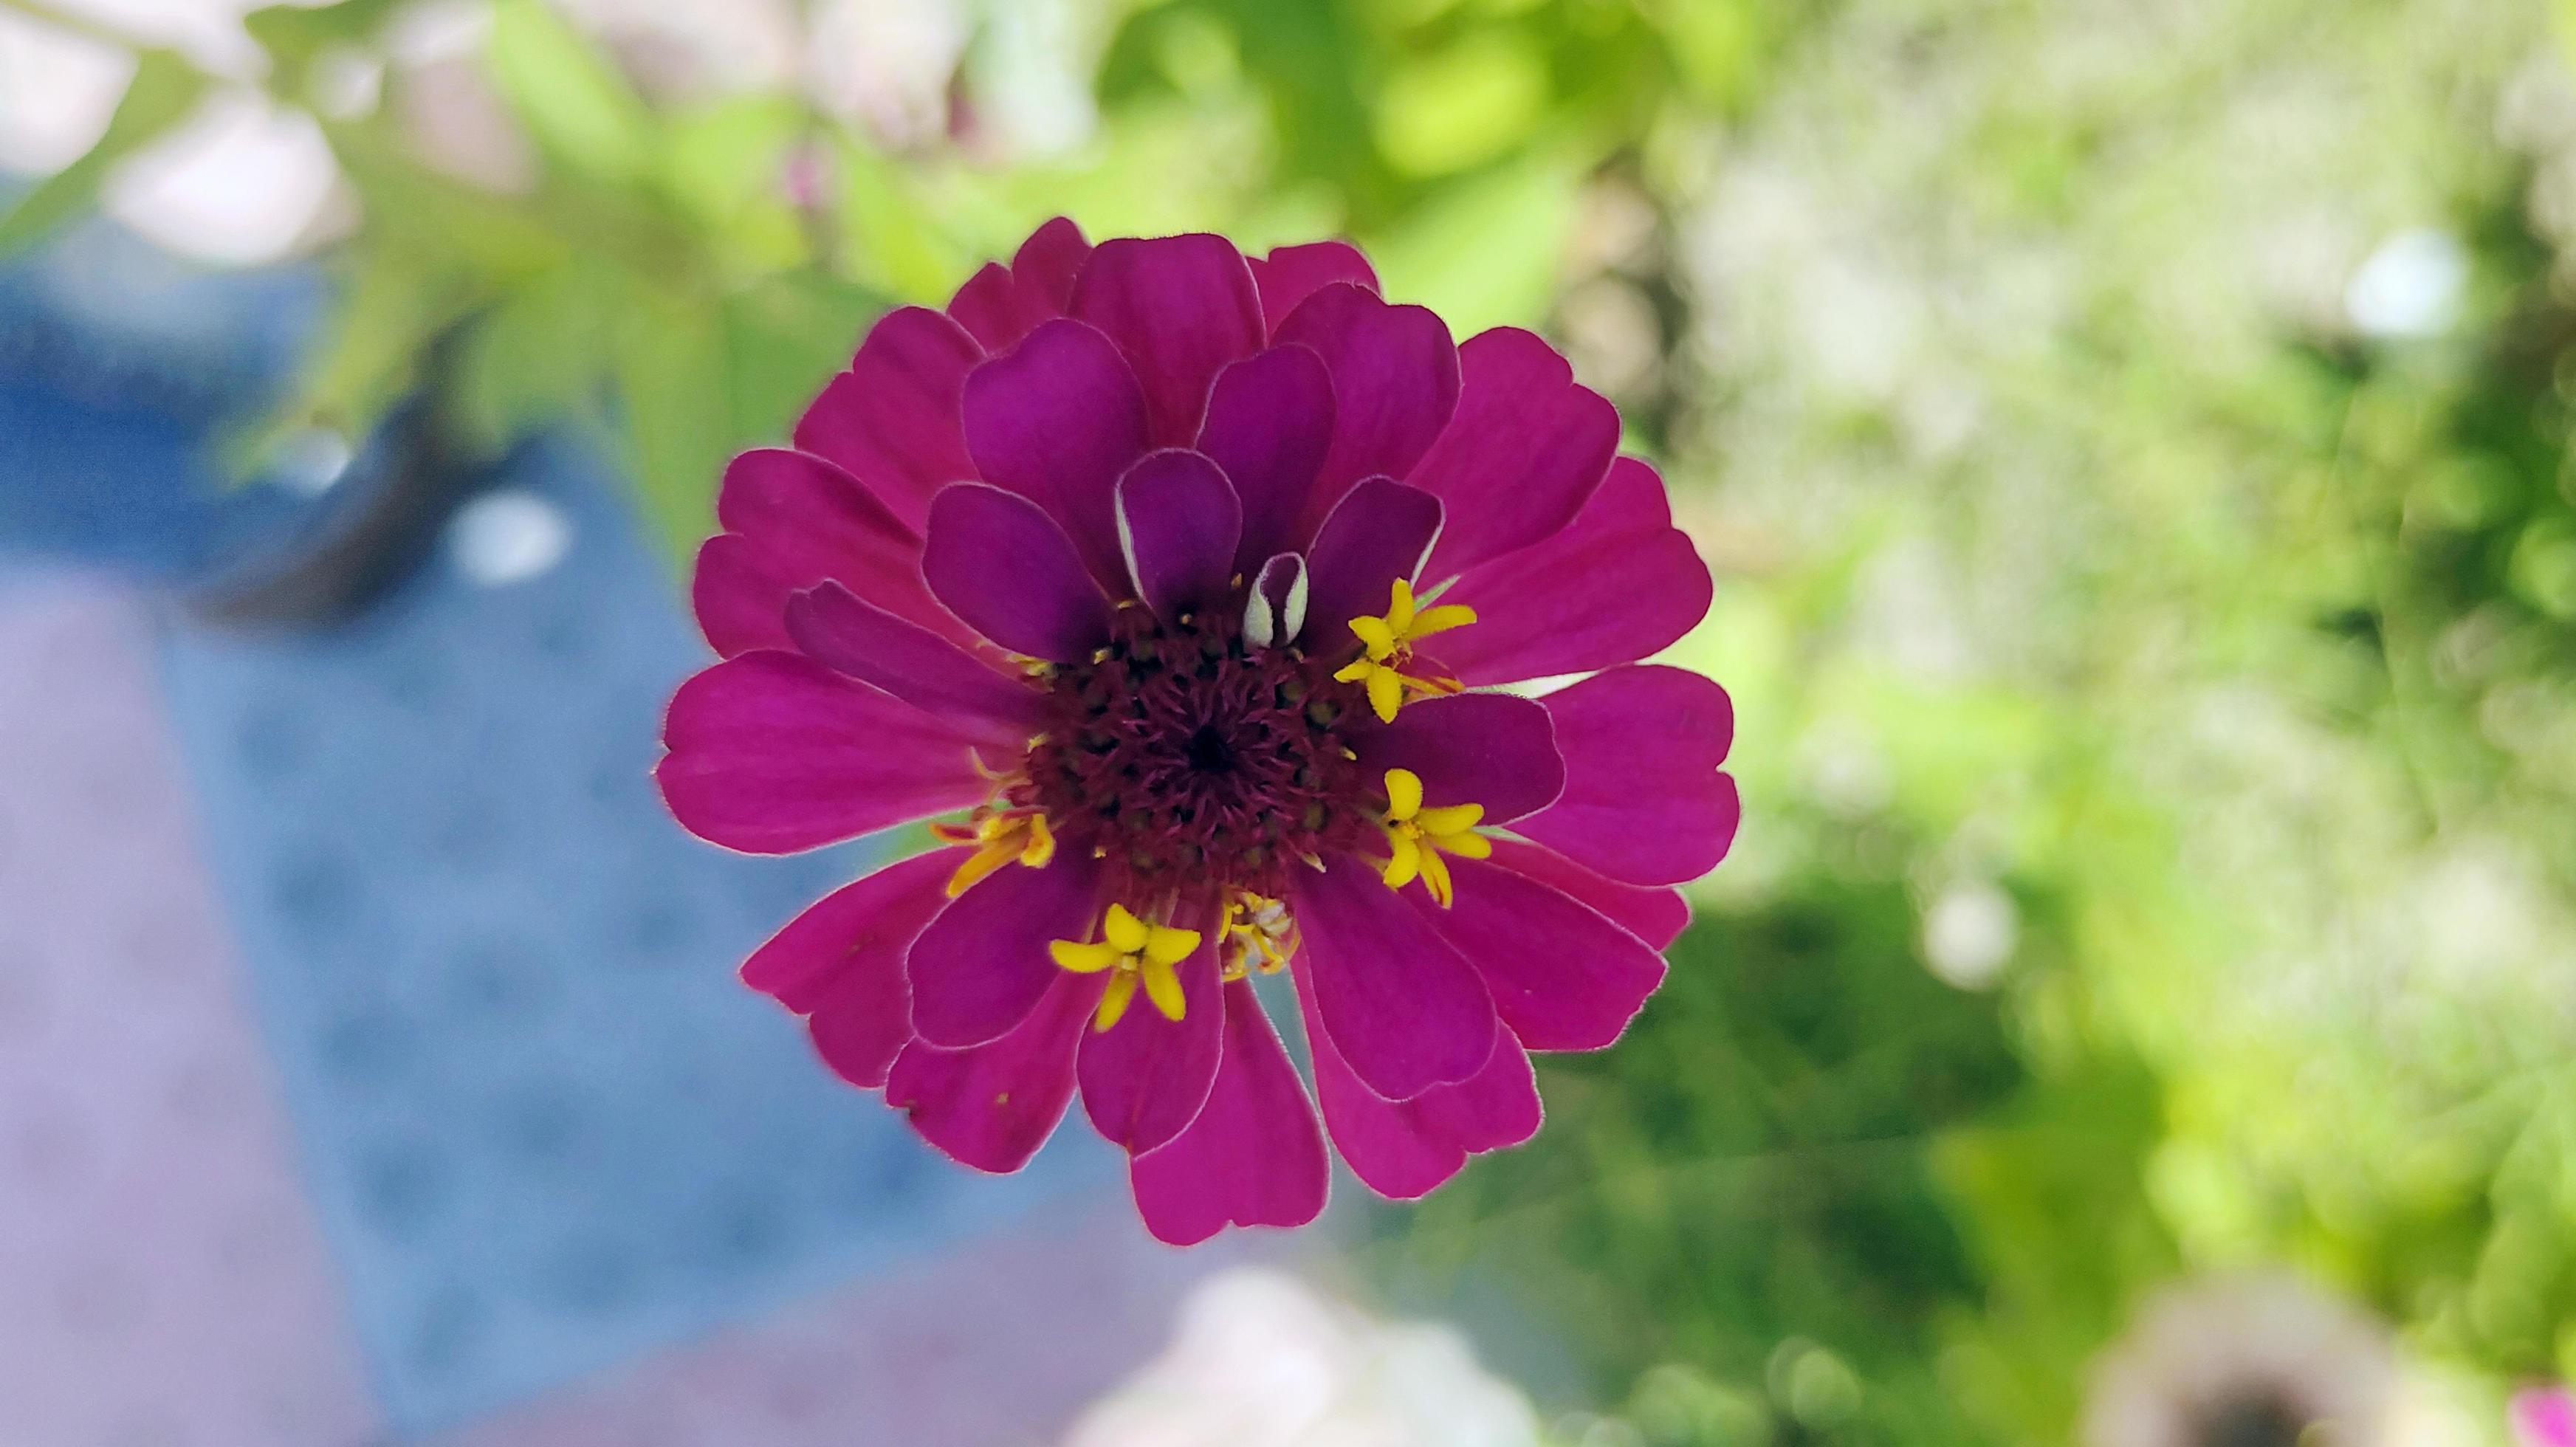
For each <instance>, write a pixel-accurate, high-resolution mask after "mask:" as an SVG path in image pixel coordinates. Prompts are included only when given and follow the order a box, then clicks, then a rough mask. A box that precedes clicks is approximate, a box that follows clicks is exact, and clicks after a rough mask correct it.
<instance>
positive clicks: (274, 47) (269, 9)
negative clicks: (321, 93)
mask: <svg viewBox="0 0 2576 1447" xmlns="http://www.w3.org/2000/svg"><path fill="white" fill-rule="evenodd" d="M401 3H402V0H337V3H335V4H329V5H269V6H264V7H262V8H260V9H257V10H253V11H251V12H250V13H249V14H247V15H245V16H243V17H242V22H241V23H242V29H244V30H246V31H248V32H249V33H250V38H251V39H252V40H254V41H256V42H258V44H259V47H260V49H262V50H264V51H266V52H268V59H269V64H270V66H271V67H272V69H273V71H274V73H275V75H276V76H277V77H279V78H280V79H281V80H283V81H284V82H285V83H286V84H288V85H290V86H293V87H296V88H298V89H299V90H300V89H301V88H302V87H303V86H304V85H305V84H306V83H307V82H308V80H309V78H310V77H309V76H308V75H307V67H309V66H311V65H312V64H313V62H314V61H316V60H318V59H320V58H321V57H322V56H323V55H324V54H325V53H327V52H328V51H329V50H330V49H331V48H332V47H334V46H355V45H359V44H362V43H364V42H367V41H370V40H373V39H374V38H375V36H376V33H377V32H378V31H380V30H382V29H383V28H384V24H385V22H386V21H387V20H388V19H390V18H391V17H392V16H393V14H394V13H395V11H396V10H398V9H399V8H400V7H401Z"/></svg>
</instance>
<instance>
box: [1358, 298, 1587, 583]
mask: <svg viewBox="0 0 2576 1447" xmlns="http://www.w3.org/2000/svg"><path fill="white" fill-rule="evenodd" d="M1618 450H1619V411H1618V409H1617V408H1615V407H1612V406H1611V405H1610V404H1609V402H1608V401H1606V400H1604V399H1603V398H1602V396H1601V394H1599V393H1597V392H1594V391H1592V390H1591V389H1590V388H1587V387H1580V386H1577V385H1575V381H1574V369H1573V368H1571V367H1569V366H1567V365H1566V361H1565V358H1563V357H1561V356H1558V355H1557V352H1556V349H1555V348H1554V347H1551V346H1549V345H1548V344H1547V343H1545V342H1543V341H1540V340H1539V339H1538V338H1537V337H1536V336H1534V335H1532V334H1531V333H1529V332H1525V331H1522V330H1521V329H1520V328H1518V327H1496V328H1494V329H1493V330H1492V331H1489V332H1481V333H1479V334H1477V335H1475V336H1473V337H1469V338H1468V339H1467V343H1466V345H1464V346H1462V347H1460V348H1459V349H1458V410H1457V412H1456V414H1455V415H1454V416H1452V417H1451V418H1450V419H1449V426H1448V428H1447V429H1446V430H1444V431H1443V432H1442V433H1441V434H1440V440H1439V441H1438V442H1436V443H1434V444H1432V448H1431V451H1430V452H1429V453H1427V454H1426V455H1424V457H1423V459H1422V461H1421V463H1420V464H1419V465H1417V466H1416V467H1415V468H1414V469H1413V471H1412V472H1411V473H1410V474H1409V475H1408V476H1407V479H1406V480H1407V481H1409V482H1411V483H1412V484H1413V485H1414V486H1416V487H1419V488H1421V489H1423V490H1424V491H1426V492H1429V493H1431V494H1432V495H1434V496H1436V497H1438V498H1439V499H1440V500H1441V501H1442V502H1444V503H1447V504H1448V505H1449V514H1450V518H1451V522H1450V525H1449V528H1448V530H1447V531H1446V532H1444V533H1442V534H1441V536H1440V549H1439V551H1438V553H1437V554H1435V555H1434V556H1433V558H1432V560H1431V568H1430V575H1431V576H1432V577H1434V578H1446V577H1449V576H1451V575H1453V574H1455V573H1459V572H1462V571H1464V570H1466V569H1468V568H1472V567H1474V566H1475V565H1477V564H1478V563H1481V562H1484V561H1485V560H1486V559H1488V558H1494V557H1499V556H1501V555H1502V554H1504V553H1508V552H1511V551H1513V550H1514V549H1516V548H1525V547H1528V546H1529V545H1530V544H1532V543H1535V542H1537V541H1539V540H1540V539H1542V538H1545V537H1548V536H1551V535H1552V534H1554V533H1555V532H1556V531H1557V530H1558V529H1559V528H1562V527H1564V526H1565V525H1566V524H1567V523H1569V522H1571V521H1573V519H1574V515H1575V513H1576V512H1578V511H1580V510H1581V509H1582V507H1583V504H1584V501H1585V499H1587V498H1589V497H1591V496H1592V493H1593V490H1594V489H1596V488H1598V487H1599V486H1600V485H1601V478H1602V474H1603V473H1605V472H1607V471H1608V470H1609V467H1610V458H1611V456H1612V455H1613V454H1614V453H1616V452H1617V451H1618Z"/></svg>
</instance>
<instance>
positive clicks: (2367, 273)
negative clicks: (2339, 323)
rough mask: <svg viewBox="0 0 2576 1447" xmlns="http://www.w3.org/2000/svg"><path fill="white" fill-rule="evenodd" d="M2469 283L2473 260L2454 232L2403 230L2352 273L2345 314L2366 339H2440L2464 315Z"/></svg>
mask: <svg viewBox="0 0 2576 1447" xmlns="http://www.w3.org/2000/svg"><path fill="white" fill-rule="evenodd" d="M2468 279H2469V259H2468V255H2467V254H2466V253H2465V252H2463V251H2462V250H2461V249H2460V243H2459V242H2458V241H2456V240H2454V239H2453V238H2452V237H2451V235H2450V233H2448V232H2445V231H2435V230H2433V229H2431V228H2429V227H2421V228H2418V229H2416V230H2413V231H2401V232H2399V233H2398V234H2397V235H2395V236H2392V237H2390V238H2388V239H2387V240H2386V241H2383V242H2381V243H2380V244H2379V249H2378V250H2376V251H2373V252H2372V253H2370V257H2369V259H2368V260H2365V261H2364V262H2362V264H2361V269H2360V270H2358V271H2356V272H2354V273H2353V274H2352V284H2351V285H2350V286H2347V287H2346V288H2344V294H2343V310H2344V315H2345V317H2346V318H2347V319H2349V320H2350V321H2351V322H2352V325H2353V327H2354V329H2355V330H2357V331H2359V332H2361V333H2362V334H2363V335H2364V336H2372V337H2430V336H2437V335H2439V334H2440V333H2442V332H2443V331H2444V330H2446V329H2448V328H2449V327H2450V325H2451V322H2452V320H2453V319H2454V318H2456V317H2457V316H2458V315H2459V311H2460V291H2461V289H2462V288H2463V287H2464V286H2465V285H2466V284H2467V282H2468Z"/></svg>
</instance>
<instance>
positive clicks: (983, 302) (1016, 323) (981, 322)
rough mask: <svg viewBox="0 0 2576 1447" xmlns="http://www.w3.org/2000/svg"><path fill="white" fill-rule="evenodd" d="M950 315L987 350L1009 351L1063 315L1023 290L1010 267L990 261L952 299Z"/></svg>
mask: <svg viewBox="0 0 2576 1447" xmlns="http://www.w3.org/2000/svg"><path fill="white" fill-rule="evenodd" d="M948 315H949V317H950V319H951V320H953V321H955V322H956V323H957V325H959V326H961V327H964V328H965V329H966V333H967V335H969V336H971V337H973V338H974V339H975V340H976V341H977V342H980V343H982V344H983V347H984V350H985V351H987V352H1006V351H1009V350H1010V349H1011V348H1012V347H1013V346H1015V345H1017V344H1018V342H1019V340H1020V338H1022V337H1025V336H1027V335H1028V334H1029V333H1030V332H1032V331H1034V330H1036V329H1037V325H1038V323H1040V322H1043V321H1048V320H1051V319H1053V318H1054V317H1056V316H1059V315H1061V313H1060V312H1058V311H1055V310H1052V309H1050V308H1048V307H1047V306H1046V304H1045V303H1044V302H1043V301H1042V300H1040V299H1039V298H1037V297H1035V296H1033V295H1030V294H1029V293H1028V292H1025V291H1023V290H1022V289H1021V287H1020V283H1019V281H1018V279H1017V278H1015V277H1013V276H1012V275H1011V269H1010V268H1009V267H1007V266H1004V265H1002V264H1001V263H1000V262H997V261H988V262H986V263H984V265H983V266H982V267H980V268H978V269H977V270H976V272H975V274H974V275H973V276H970V277H968V278H966V284H965V285H964V286H961V287H959V288H957V294H956V295H955V296H952V297H950V298H949V299H948Z"/></svg>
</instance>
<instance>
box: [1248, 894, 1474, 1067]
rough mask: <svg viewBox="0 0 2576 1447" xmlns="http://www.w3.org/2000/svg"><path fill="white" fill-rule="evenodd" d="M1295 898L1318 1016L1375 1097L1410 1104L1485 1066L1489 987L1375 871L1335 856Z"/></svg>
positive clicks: (1339, 1049) (1341, 1053) (1340, 1050)
mask: <svg viewBox="0 0 2576 1447" xmlns="http://www.w3.org/2000/svg"><path fill="white" fill-rule="evenodd" d="M1290 892H1291V894H1292V895H1293V900H1292V907H1293V908H1294V910H1295V912H1296V915H1297V933H1298V937H1299V938H1300V939H1301V940H1302V941H1303V942H1304V943H1303V947H1302V949H1301V950H1300V958H1301V959H1303V960H1304V961H1305V968H1306V969H1307V970H1308V971H1309V972H1310V973H1309V975H1308V979H1309V980H1310V981H1311V982H1312V984H1313V986H1314V990H1315V1010H1316V1013H1317V1014H1318V1015H1319V1016H1320V1017H1321V1018H1322V1020H1323V1022H1324V1029H1325V1031H1326V1033H1328V1034H1329V1035H1331V1037H1332V1040H1333V1048H1334V1049H1335V1050H1336V1051H1338V1052H1339V1053H1340V1055H1341V1057H1342V1059H1344V1060H1346V1061H1348V1062H1349V1063H1350V1067H1351V1070H1352V1072H1353V1073H1354V1074H1356V1075H1358V1076H1359V1078H1360V1080H1361V1081H1362V1082H1363V1083H1365V1084H1366V1085H1367V1086H1368V1088H1369V1089H1370V1090H1372V1091H1374V1092H1376V1093H1377V1094H1378V1095H1380V1096H1383V1097H1385V1098H1386V1099H1388V1100H1410V1099H1412V1098H1413V1097H1415V1096H1417V1095H1420V1094H1421V1093H1422V1092H1424V1091H1426V1090H1429V1089H1430V1088H1431V1087H1433V1086H1435V1085H1449V1084H1454V1083H1455V1082H1457V1081H1461V1080H1465V1079H1467V1078H1468V1077H1469V1076H1471V1075H1474V1074H1475V1073H1476V1072H1477V1071H1478V1070H1479V1069H1481V1068H1483V1066H1484V1064H1485V1061H1486V1059H1487V1058H1488V1057H1489V1056H1491V1055H1492V1053H1493V1048H1494V1033H1495V1024H1494V1002H1493V1000H1492V998H1491V997H1490V996H1488V995H1487V994H1486V992H1485V985H1484V981H1483V980H1481V979H1480V978H1478V976H1477V974H1476V970H1475V967H1474V966H1473V965H1471V964H1469V963H1468V962H1467V960H1466V959H1465V958H1464V957H1463V956H1461V955H1460V954H1459V953H1458V952H1457V951H1456V950H1454V949H1451V948H1450V947H1449V945H1448V944H1447V942H1445V941H1443V940H1442V939H1441V938H1440V936H1439V935H1438V934H1436V933H1434V932H1433V931H1432V929H1431V927H1430V926H1429V925H1427V924H1425V923H1423V920H1422V916H1421V915H1419V914H1417V913H1415V912H1414V909H1413V907H1412V906H1411V905H1409V904H1407V903H1406V902H1405V900H1404V896H1403V895H1401V894H1399V893H1398V892H1396V891H1395V890H1392V889H1389V888H1387V887H1386V882H1385V881H1384V880H1381V879H1380V878H1378V875H1377V871H1376V870H1374V869H1371V868H1370V867H1369V866H1367V865H1365V864H1362V863H1361V862H1360V861H1358V860H1356V859H1353V858H1350V857H1349V856H1347V855H1343V856H1339V857H1336V858H1332V859H1328V860H1327V861H1326V862H1325V868H1324V870H1323V871H1322V872H1321V873H1315V872H1310V871H1300V872H1299V873H1298V874H1297V876H1296V883H1295V884H1294V885H1293V886H1291V891H1290Z"/></svg>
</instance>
